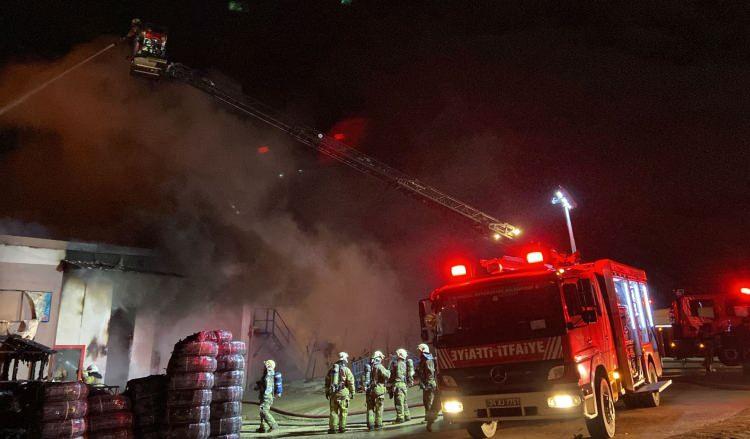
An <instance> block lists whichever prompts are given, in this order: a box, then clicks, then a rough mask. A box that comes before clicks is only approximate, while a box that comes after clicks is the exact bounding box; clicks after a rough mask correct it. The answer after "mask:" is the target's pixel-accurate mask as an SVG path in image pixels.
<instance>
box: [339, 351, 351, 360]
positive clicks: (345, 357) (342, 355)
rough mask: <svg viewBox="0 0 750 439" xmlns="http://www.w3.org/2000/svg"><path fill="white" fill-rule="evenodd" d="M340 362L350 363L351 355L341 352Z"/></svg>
mask: <svg viewBox="0 0 750 439" xmlns="http://www.w3.org/2000/svg"><path fill="white" fill-rule="evenodd" d="M339 361H344V362H346V361H349V354H347V353H346V352H339Z"/></svg>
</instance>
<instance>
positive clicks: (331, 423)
mask: <svg viewBox="0 0 750 439" xmlns="http://www.w3.org/2000/svg"><path fill="white" fill-rule="evenodd" d="M348 359H349V354H347V353H346V352H340V353H339V361H337V362H335V363H333V366H331V368H330V369H329V370H328V375H326V398H328V400H329V401H330V408H331V412H330V414H329V416H328V433H336V432H337V431H338V432H339V433H344V432H345V431H346V417H347V415H348V413H349V399H351V397H352V396H354V391H355V389H354V374H352V371H351V369H349V367H347V365H346V363H347V362H348Z"/></svg>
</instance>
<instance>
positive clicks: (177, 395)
mask: <svg viewBox="0 0 750 439" xmlns="http://www.w3.org/2000/svg"><path fill="white" fill-rule="evenodd" d="M212 396H213V393H212V391H211V390H208V389H196V390H171V391H170V392H169V393H167V407H193V406H200V405H209V404H211V400H212Z"/></svg>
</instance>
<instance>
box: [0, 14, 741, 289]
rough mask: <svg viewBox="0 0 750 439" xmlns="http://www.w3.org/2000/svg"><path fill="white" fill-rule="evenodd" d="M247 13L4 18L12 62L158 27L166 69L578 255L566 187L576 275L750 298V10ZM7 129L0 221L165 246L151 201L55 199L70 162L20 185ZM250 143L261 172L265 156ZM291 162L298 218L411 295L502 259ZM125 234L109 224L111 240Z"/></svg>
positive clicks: (299, 160) (310, 157)
mask: <svg viewBox="0 0 750 439" xmlns="http://www.w3.org/2000/svg"><path fill="white" fill-rule="evenodd" d="M246 3H247V5H248V11H247V12H246V13H234V12H230V11H228V9H227V5H226V2H221V1H213V0H203V1H179V2H178V1H162V2H159V1H152V2H145V1H129V2H126V1H114V0H92V1H78V2H76V1H73V2H46V1H42V2H27V1H9V2H4V3H3V13H2V14H0V15H2V17H1V18H0V20H2V21H4V23H2V26H3V29H4V36H3V38H2V43H0V44H3V45H4V46H3V47H2V49H1V51H0V62H2V63H3V65H11V64H13V63H16V62H29V61H44V60H55V59H58V58H60V57H61V56H63V55H65V54H66V53H67V52H68V51H69V50H70V49H71V48H72V47H73V46H74V45H76V44H79V43H84V42H87V41H90V40H92V39H93V38H96V37H98V36H101V35H103V34H115V35H122V34H124V33H125V32H126V31H127V27H128V23H129V20H130V19H131V18H133V17H140V18H142V19H144V20H145V21H152V22H155V23H161V24H163V25H165V26H167V27H168V28H169V29H170V36H169V50H170V57H171V59H173V60H179V61H181V62H184V63H186V64H188V65H191V66H194V67H198V68H202V69H206V70H211V71H220V72H222V73H223V74H225V75H227V76H228V77H231V78H233V79H235V80H236V81H238V82H239V83H241V84H242V87H243V89H244V91H245V92H246V93H247V94H249V95H251V96H254V97H256V98H259V99H261V100H262V101H264V102H266V103H268V104H270V105H272V106H274V107H277V108H282V109H285V111H287V112H288V113H290V114H292V115H293V117H295V118H298V119H299V120H301V121H302V122H304V123H306V124H309V125H313V126H317V127H320V128H321V129H324V130H328V131H329V132H330V133H341V134H343V135H344V136H346V138H345V139H344V141H345V142H348V143H350V144H352V145H353V146H356V147H357V148H359V149H361V150H363V151H365V152H367V153H368V154H372V155H373V156H375V157H377V158H379V159H381V160H383V161H384V162H386V163H388V164H390V165H392V166H394V167H396V168H398V169H400V170H402V171H404V172H406V173H408V174H410V175H413V176H415V177H417V178H419V179H421V180H423V181H425V182H427V183H429V184H433V185H434V186H436V187H438V188H440V189H442V190H444V191H446V192H448V193H450V194H452V195H454V196H456V197H458V198H460V199H462V200H464V201H467V202H469V203H471V204H473V205H475V206H476V207H478V208H480V209H482V210H484V211H486V212H488V213H490V214H492V215H494V216H496V217H498V218H500V219H501V220H504V221H508V222H511V223H513V224H515V225H518V226H519V227H521V228H523V229H524V230H525V231H526V236H525V239H530V240H535V241H540V242H544V243H548V244H550V245H552V246H555V247H558V248H561V249H563V250H567V248H568V244H567V234H566V231H565V224H564V219H563V216H562V212H561V210H560V209H559V207H557V206H552V205H551V204H550V202H549V201H550V198H551V196H552V192H553V189H554V188H555V187H556V186H557V185H563V186H565V187H566V188H567V189H568V190H569V191H570V192H571V193H572V194H574V197H575V198H576V201H577V202H578V209H577V210H574V211H573V224H574V229H575V232H576V238H577V241H578V247H579V249H580V250H581V252H582V254H583V256H584V258H586V259H595V258H603V257H607V258H612V259H616V260H619V261H622V262H624V263H628V264H631V265H635V266H638V267H641V268H644V269H645V270H646V271H647V273H649V275H650V277H651V279H652V283H653V284H654V286H655V287H656V289H657V291H658V293H659V295H660V297H662V298H666V297H667V296H668V294H669V292H670V291H671V290H672V289H673V288H688V289H692V290H695V291H698V290H701V291H714V290H716V289H718V288H723V287H724V286H725V285H727V283H728V282H733V281H736V280H737V279H741V278H749V279H750V270H749V269H748V268H747V267H748V264H749V263H750V250H749V248H750V232H749V231H748V230H749V229H748V221H749V219H748V218H750V178H749V175H750V151H749V150H748V139H750V122H748V114H750V55H749V52H748V48H750V31H748V29H750V27H749V26H748V24H749V23H750V9H749V8H748V6H747V5H743V6H740V5H742V3H741V2H697V1H688V2H686V1H661V2H649V3H648V6H645V5H639V4H638V2H627V4H620V5H618V6H604V4H601V3H600V4H599V6H596V7H594V6H590V7H587V6H578V4H579V3H582V2H558V1H555V2H527V1H518V2H486V3H484V2H474V1H457V2H421V1H414V2H412V1H401V2H388V1H362V0H353V1H352V2H351V4H350V5H341V4H340V2H338V1H327V0H315V1H298V2H292V1H268V0H266V1H259V0H248V1H247V2H246ZM500 4H502V6H500ZM6 5H7V6H6ZM488 5H490V6H488ZM125 68H127V67H126V64H123V69H125ZM0 130H1V131H0V175H3V179H4V180H5V184H4V185H3V189H2V191H0V205H2V206H3V209H2V213H1V214H0V217H2V218H5V219H12V220H17V221H20V222H23V223H25V224H28V223H36V224H39V225H41V226H43V227H44V229H45V230H46V232H45V233H46V234H47V235H49V236H52V237H56V238H60V239H67V238H75V239H82V240H102V241H107V242H113V243H119V244H128V245H140V246H152V245H155V242H156V241H157V238H156V237H155V236H154V234H155V233H156V232H154V230H153V227H151V223H150V222H149V221H146V220H143V215H142V214H139V215H132V212H134V211H138V212H140V213H142V212H143V211H144V210H145V211H150V212H151V213H153V214H154V215H168V212H166V211H164V210H160V209H159V208H158V206H159V202H158V201H155V200H145V201H144V198H149V197H150V196H152V194H144V193H142V192H141V191H133V190H132V189H129V188H127V187H126V186H123V185H122V184H118V182H117V180H116V179H111V178H110V179H108V180H107V184H108V185H109V186H107V187H104V188H100V189H102V190H104V191H107V192H108V193H109V194H111V197H112V199H117V200H118V202H112V203H108V204H107V209H106V210H107V212H106V214H102V215H103V216H102V215H99V213H101V212H100V211H101V206H99V207H97V206H78V207H76V208H74V209H70V208H71V206H73V205H75V204H76V203H80V202H77V201H76V200H75V199H73V198H71V197H64V198H63V197H56V196H55V195H54V192H55V191H54V190H53V189H50V188H49V187H45V183H48V184H50V185H52V186H55V185H56V184H64V180H65V178H64V171H65V170H64V166H65V165H64V164H63V163H49V166H50V168H51V170H50V172H49V173H42V174H37V175H34V181H35V182H36V183H37V184H34V185H30V184H26V183H22V184H19V183H18V182H19V181H20V182H28V181H29V180H28V179H27V176H23V175H22V174H23V169H24V161H29V164H31V163H32V162H33V163H36V164H38V163H39V162H40V161H42V162H44V161H45V156H44V154H34V153H33V151H32V153H29V152H28V151H26V150H24V148H25V146H24V139H26V138H27V136H28V135H29V134H28V133H25V132H24V131H23V130H22V129H19V128H17V127H14V126H12V125H9V124H4V123H3V120H2V118H0ZM250 143H251V144H250V145H249V149H248V154H255V153H256V152H255V150H256V148H257V147H258V146H260V145H255V144H252V141H251V142H250ZM271 151H272V152H273V151H274V145H271ZM292 154H294V160H295V163H296V165H297V167H299V168H300V169H303V170H304V171H305V172H304V173H303V174H304V175H302V176H297V177H295V178H289V179H287V181H286V183H285V184H287V185H288V187H287V190H288V197H289V199H288V206H289V208H290V209H291V210H292V212H293V213H294V215H295V218H296V219H297V220H298V221H299V222H300V223H302V224H311V225H312V224H315V223H322V224H326V225H327V226H329V227H331V228H332V229H334V230H339V231H340V232H341V233H342V234H343V235H346V236H353V237H363V238H366V239H370V240H373V241H375V242H378V243H380V244H381V245H382V246H383V248H385V249H386V250H387V252H388V255H389V256H390V257H391V258H392V260H393V264H394V265H395V266H396V267H397V269H398V270H399V271H400V273H401V274H402V275H403V277H404V278H405V280H404V283H405V285H407V286H408V287H410V288H415V289H421V290H422V291H418V292H415V296H419V295H425V294H426V292H427V289H428V288H431V287H436V286H437V285H438V282H439V270H438V269H436V268H435V267H439V266H440V264H441V261H443V260H444V259H445V258H446V257H449V256H453V255H456V254H467V255H471V256H475V257H491V256H493V253H502V252H503V249H498V248H493V247H491V245H490V244H488V243H486V242H483V241H480V240H477V239H476V235H475V234H473V232H472V230H471V228H470V227H469V226H468V225H464V224H463V223H461V222H460V221H459V222H457V223H456V221H454V220H453V219H451V218H450V217H446V216H443V215H441V214H439V213H438V212H436V211H434V210H431V209H428V208H426V207H422V206H421V205H420V204H419V203H416V202H415V201H414V200H412V199H409V198H407V197H405V196H403V195H402V194H400V193H397V192H395V191H393V190H392V189H388V188H387V187H386V186H385V185H383V184H382V183H380V182H378V181H377V180H374V179H371V178H368V177H364V176H361V175H359V174H357V173H356V172H355V171H352V170H349V169H346V168H343V167H341V166H339V165H337V164H334V163H331V162H330V161H327V160H325V159H323V158H320V157H316V156H315V154H314V153H313V152H310V151H308V150H306V149H305V148H304V147H303V146H300V148H299V149H298V150H294V151H292ZM282 171H283V172H288V171H289V170H280V172H282ZM292 171H294V170H292ZM123 178H124V176H123ZM145 180H149V178H145ZM120 183H121V182H120ZM144 192H148V191H144ZM64 211H70V212H72V213H70V214H67V213H66V214H60V212H64ZM94 212H97V215H96V218H97V220H96V221H94V220H92V217H94V215H92V214H93V213H94ZM113 218H117V219H118V220H117V221H111V223H113V224H114V223H115V222H117V226H114V225H113V226H112V227H106V226H102V222H105V223H106V222H107V220H108V219H109V220H111V219H113ZM94 223H95V224H94ZM407 278H409V279H407ZM414 278H418V280H415V279H414Z"/></svg>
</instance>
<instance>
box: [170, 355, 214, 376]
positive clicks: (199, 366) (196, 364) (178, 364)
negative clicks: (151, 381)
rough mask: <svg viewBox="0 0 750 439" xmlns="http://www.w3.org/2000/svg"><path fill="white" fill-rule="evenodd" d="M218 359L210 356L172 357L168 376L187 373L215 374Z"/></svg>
mask: <svg viewBox="0 0 750 439" xmlns="http://www.w3.org/2000/svg"><path fill="white" fill-rule="evenodd" d="M215 370H216V357H212V356H208V355H177V356H175V355H172V358H170V359H169V364H168V365H167V374H169V375H172V374H175V373H186V372H214V371H215Z"/></svg>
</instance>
